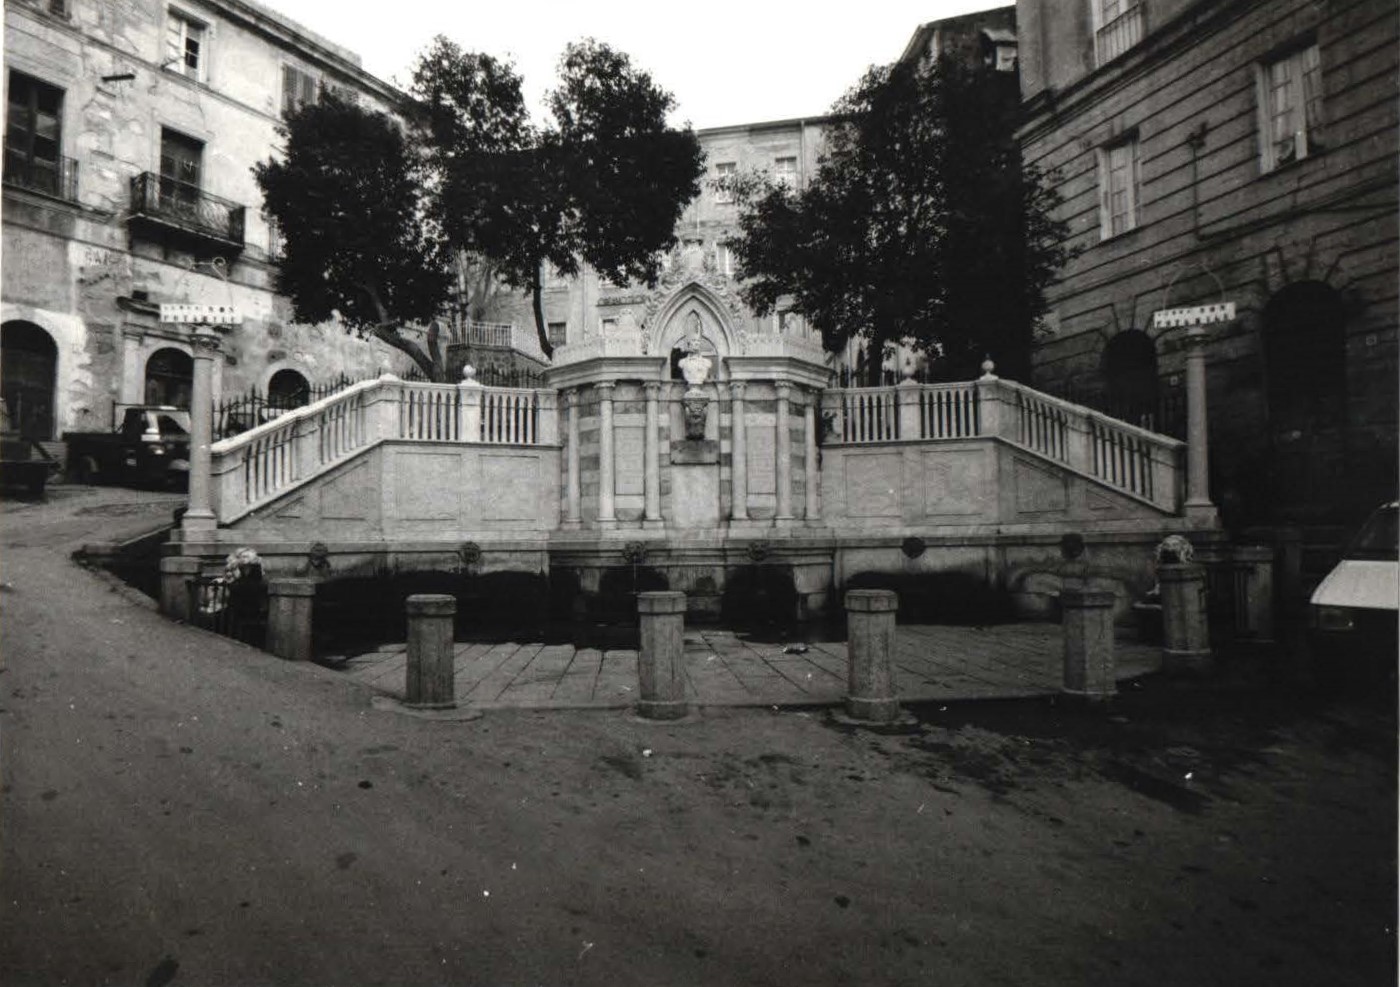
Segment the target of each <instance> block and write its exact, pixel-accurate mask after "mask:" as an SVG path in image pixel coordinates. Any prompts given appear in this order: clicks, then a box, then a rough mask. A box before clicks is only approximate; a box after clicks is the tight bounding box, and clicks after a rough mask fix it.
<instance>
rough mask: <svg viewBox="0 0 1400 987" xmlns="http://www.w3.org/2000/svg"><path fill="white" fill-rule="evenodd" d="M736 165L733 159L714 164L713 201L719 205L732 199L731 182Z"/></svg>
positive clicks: (736, 170) (735, 173)
mask: <svg viewBox="0 0 1400 987" xmlns="http://www.w3.org/2000/svg"><path fill="white" fill-rule="evenodd" d="M738 167H739V166H738V165H736V164H735V163H734V162H733V161H721V162H720V163H719V164H717V165H715V201H716V202H718V203H720V204H721V205H724V204H727V203H731V202H733V201H734V188H733V182H734V178H735V176H736V175H737V174H738Z"/></svg>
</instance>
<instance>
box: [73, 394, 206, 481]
mask: <svg viewBox="0 0 1400 987" xmlns="http://www.w3.org/2000/svg"><path fill="white" fill-rule="evenodd" d="M63 441H64V442H66V443H67V444H68V471H69V474H70V475H71V476H72V478H73V479H74V480H76V481H77V482H79V483H123V484H132V485H138V486H162V487H164V486H171V487H180V486H184V485H185V484H186V483H187V482H188V480H189V472H190V413H189V412H188V411H185V410H183V409H181V408H173V407H169V406H166V405H138V406H136V407H131V408H127V409H126V410H125V411H124V412H123V413H122V418H121V421H120V422H119V423H118V425H117V427H116V428H115V429H114V430H113V431H111V432H65V433H64V434H63Z"/></svg>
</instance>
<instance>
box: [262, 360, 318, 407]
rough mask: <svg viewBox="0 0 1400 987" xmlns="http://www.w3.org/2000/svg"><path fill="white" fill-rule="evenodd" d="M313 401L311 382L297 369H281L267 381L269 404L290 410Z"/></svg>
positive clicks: (269, 405)
mask: <svg viewBox="0 0 1400 987" xmlns="http://www.w3.org/2000/svg"><path fill="white" fill-rule="evenodd" d="M310 403H311V382H310V381H308V380H307V379H306V378H305V377H304V376H302V375H301V374H300V373H298V372H297V371H295V370H287V369H284V370H279V371H277V372H276V373H275V374H273V375H272V379H271V380H269V381H268V382H267V406H268V407H269V408H271V409H273V410H275V411H290V410H291V409H293V408H300V407H301V406H302V405H305V404H310Z"/></svg>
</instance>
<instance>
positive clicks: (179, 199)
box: [131, 171, 247, 250]
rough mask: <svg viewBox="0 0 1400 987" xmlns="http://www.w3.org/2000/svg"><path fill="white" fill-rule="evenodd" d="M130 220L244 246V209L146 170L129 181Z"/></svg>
mask: <svg viewBox="0 0 1400 987" xmlns="http://www.w3.org/2000/svg"><path fill="white" fill-rule="evenodd" d="M131 214H132V218H133V219H144V220H148V221H150V222H152V223H155V224H158V225H161V226H165V227H169V228H172V229H176V230H180V231H183V232H185V233H189V234H193V235H196V236H200V237H207V238H211V239H215V240H219V241H221V242H222V243H224V244H226V245H232V246H234V247H236V248H238V249H240V250H241V249H242V247H243V233H244V222H245V218H246V215H247V208H246V207H244V206H240V205H239V204H238V203H236V202H230V201H229V200H228V199H221V198H219V197H218V196H217V195H210V194H209V193H208V192H205V191H204V190H202V189H201V188H200V187H199V186H198V185H191V184H190V183H189V182H181V181H177V180H176V179H174V178H170V177H167V176H165V175H157V174H155V173H154V172H150V171H146V172H142V173H141V174H139V175H137V176H135V177H134V178H132V180H131Z"/></svg>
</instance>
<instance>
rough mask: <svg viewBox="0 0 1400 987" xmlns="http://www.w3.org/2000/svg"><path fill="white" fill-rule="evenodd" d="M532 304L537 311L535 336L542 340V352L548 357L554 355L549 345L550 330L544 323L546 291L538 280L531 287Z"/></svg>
mask: <svg viewBox="0 0 1400 987" xmlns="http://www.w3.org/2000/svg"><path fill="white" fill-rule="evenodd" d="M530 303H531V306H532V307H533V308H534V311H535V334H536V335H537V336H539V339H540V351H541V352H542V353H544V355H545V356H546V357H551V356H553V355H554V347H553V346H551V345H550V343H549V328H548V327H547V326H546V325H545V322H544V289H543V287H542V286H541V284H540V280H539V279H538V278H536V279H535V283H534V284H532V285H530Z"/></svg>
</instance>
